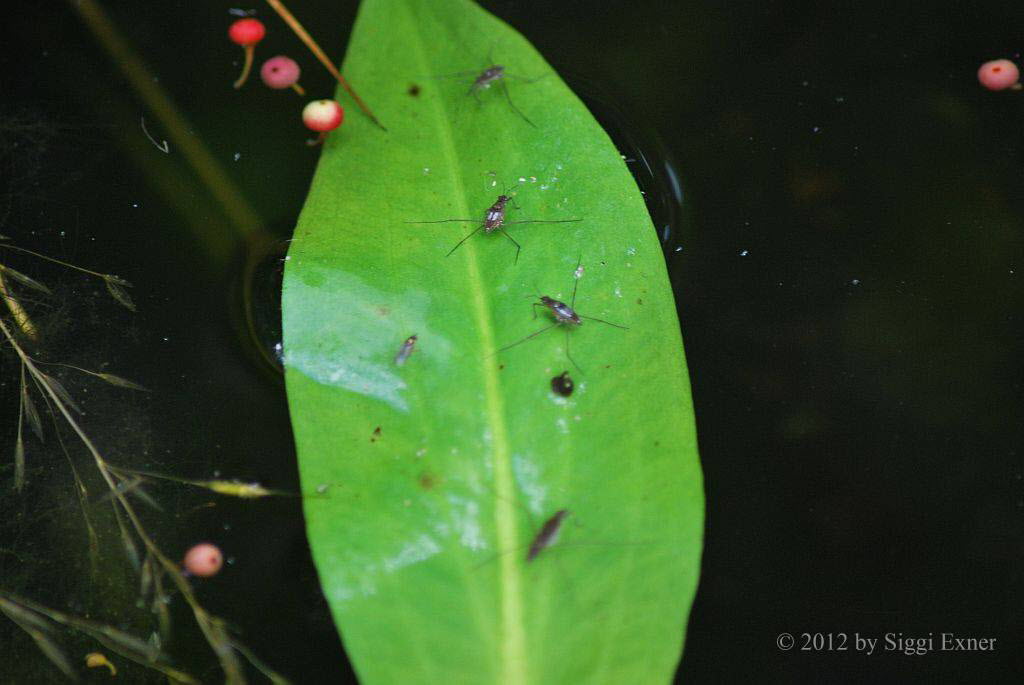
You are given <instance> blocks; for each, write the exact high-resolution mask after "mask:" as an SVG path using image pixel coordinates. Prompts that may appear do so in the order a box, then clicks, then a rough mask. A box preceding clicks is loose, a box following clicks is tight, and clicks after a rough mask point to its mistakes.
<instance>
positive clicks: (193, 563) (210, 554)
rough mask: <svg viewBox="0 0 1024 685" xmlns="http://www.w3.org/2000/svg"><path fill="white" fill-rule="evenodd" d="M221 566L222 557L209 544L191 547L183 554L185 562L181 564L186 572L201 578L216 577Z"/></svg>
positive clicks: (216, 548) (219, 552)
mask: <svg viewBox="0 0 1024 685" xmlns="http://www.w3.org/2000/svg"><path fill="white" fill-rule="evenodd" d="M223 564H224V555H223V554H221V551H220V548H219V547H217V545H212V544H210V543H209V542H201V543H199V544H198V545H195V546H194V547H192V549H190V550H189V551H188V552H186V553H185V561H184V562H183V563H182V565H183V566H184V567H185V570H186V571H187V572H189V573H191V574H192V575H194V576H199V577H201V578H209V577H210V576H213V575H216V574H217V571H219V570H220V567H221V566H222V565H223Z"/></svg>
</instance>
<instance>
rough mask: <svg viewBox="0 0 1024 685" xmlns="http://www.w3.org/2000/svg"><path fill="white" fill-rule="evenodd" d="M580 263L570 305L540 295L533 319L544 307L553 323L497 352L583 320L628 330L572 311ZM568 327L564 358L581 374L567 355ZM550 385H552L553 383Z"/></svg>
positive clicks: (535, 303)
mask: <svg viewBox="0 0 1024 685" xmlns="http://www.w3.org/2000/svg"><path fill="white" fill-rule="evenodd" d="M580 263H581V262H579V261H578V262H576V270H575V272H574V273H573V275H574V277H575V278H576V283H574V284H573V286H572V300H571V301H570V304H566V303H564V302H562V301H560V300H556V299H555V298H553V297H548V296H547V295H541V296H540V302H534V303H533V316H534V318H537V307H544V308H546V309H549V310H550V311H551V313H552V314H553V315H554V317H555V321H554V323H552V324H549V325H547V326H545V327H544V328H542V329H540V330H539V331H534V332H533V333H530V334H529V335H527V336H526V337H524V338H520V339H519V340H517V341H515V342H514V343H512V344H510V345H505V347H502V348H501V349H499V350H498V352H504V351H505V350H508V349H510V348H513V347H515V346H516V345H519V344H521V343H524V342H526V341H527V340H530V339H531V338H536V337H537V336H538V335H540V334H541V333H543V332H545V331H548V330H551V329H552V328H554V327H555V326H560V325H563V324H570V325H571V326H577V327H578V326H582V325H583V319H586V320H587V321H596V322H598V323H603V324H605V325H607V326H612V327H613V328H621V329H623V330H628V326H620V325H619V324H617V323H612V322H611V321H605V320H604V319H597V318H594V317H593V316H584V315H583V314H579V313H577V312H576V310H575V309H574V307H575V306H576V289H577V288H578V287H579V285H580V277H581V276H582V274H583V270H582V269H581V268H580ZM570 325H567V326H566V328H565V356H566V357H568V358H569V361H570V362H572V365H573V366H575V367H576V369H577V370H579V371H580V372H581V373H582V371H583V369H582V368H580V365H579V364H577V363H576V360H575V359H573V358H572V355H571V354H569V328H570V327H571V326H570ZM552 384H554V382H553V381H552Z"/></svg>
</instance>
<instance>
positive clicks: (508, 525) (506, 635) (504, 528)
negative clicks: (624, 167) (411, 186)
mask: <svg viewBox="0 0 1024 685" xmlns="http://www.w3.org/2000/svg"><path fill="white" fill-rule="evenodd" d="M421 6H422V5H421ZM406 8H407V10H409V15H410V17H411V18H412V20H413V21H414V22H415V12H413V11H411V8H409V5H408V4H407V5H406ZM414 25H415V24H414ZM417 28H418V25H417ZM412 33H413V35H414V36H415V37H416V40H415V51H416V57H417V59H418V60H419V62H420V64H421V65H422V66H423V69H424V73H426V71H427V70H428V69H429V68H430V64H429V63H428V61H427V60H426V57H425V53H424V50H423V41H422V40H421V36H422V33H421V32H420V31H419V30H414V31H413V32H412ZM429 100H430V101H431V104H432V106H431V112H432V113H433V115H434V118H435V120H436V121H435V123H436V125H437V129H438V131H439V132H440V137H441V143H442V149H443V152H444V156H445V158H446V160H447V161H448V164H449V168H450V169H451V170H452V173H450V174H449V176H450V178H451V181H452V191H453V193H454V194H455V198H456V200H457V202H458V209H459V211H460V214H459V216H473V214H472V213H470V207H469V205H468V203H467V196H466V187H465V185H464V184H463V183H462V178H461V175H460V172H461V169H462V165H461V164H460V163H459V155H458V152H457V150H456V147H455V143H454V139H453V138H452V130H451V127H450V126H448V125H447V124H448V122H450V121H452V119H451V117H450V116H449V114H450V113H448V112H447V111H446V110H445V107H444V103H443V101H442V98H429ZM462 252H463V255H464V256H465V263H466V265H467V267H466V268H467V271H468V280H469V285H470V288H469V291H470V298H469V300H470V302H471V303H472V309H473V316H474V318H475V319H476V323H477V328H478V329H479V331H480V350H481V351H482V354H481V355H480V357H479V358H478V362H477V363H478V367H477V368H479V369H480V371H481V374H482V376H483V389H484V407H485V412H486V418H487V421H488V424H489V426H490V428H491V440H490V446H491V454H492V458H493V473H494V489H495V491H496V493H497V495H498V497H496V498H495V499H494V524H495V531H496V535H497V548H498V549H505V550H511V549H518V545H519V543H518V538H519V536H518V531H517V525H516V516H515V512H514V510H513V508H512V502H514V501H515V500H514V498H515V487H514V481H513V475H512V464H511V451H510V449H509V440H508V430H507V426H506V423H505V406H504V401H503V399H502V395H501V388H500V386H501V382H500V380H499V377H498V366H497V362H496V361H495V359H496V358H495V353H496V352H497V345H496V344H495V338H494V330H493V325H492V321H493V319H492V317H491V309H490V306H489V305H488V301H487V296H486V294H485V291H484V288H483V285H484V281H483V278H482V277H481V273H482V272H481V269H480V264H479V260H478V259H477V251H476V248H475V246H474V245H473V241H467V242H466V244H465V245H463V247H462ZM516 561H517V555H514V554H502V555H501V564H500V567H499V591H500V596H501V629H502V630H501V635H500V636H499V640H498V644H499V649H500V666H499V668H500V674H499V675H500V681H501V682H505V683H525V682H527V672H528V669H527V665H526V664H527V659H526V654H527V653H526V633H525V626H524V623H523V603H522V599H523V596H522V592H521V580H522V578H521V575H520V569H519V565H518V564H517V563H516Z"/></svg>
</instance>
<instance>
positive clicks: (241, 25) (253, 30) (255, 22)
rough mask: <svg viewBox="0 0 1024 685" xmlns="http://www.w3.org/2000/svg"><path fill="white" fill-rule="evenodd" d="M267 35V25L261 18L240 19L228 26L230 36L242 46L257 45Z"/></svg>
mask: <svg viewBox="0 0 1024 685" xmlns="http://www.w3.org/2000/svg"><path fill="white" fill-rule="evenodd" d="M265 35H267V27H265V26H264V25H263V22H262V21H260V20H259V19H251V18H250V19H239V20H238V21H236V22H235V23H234V24H232V25H231V26H230V27H229V28H228V38H230V39H231V41H232V42H233V43H238V44H239V45H241V46H242V47H245V46H246V45H256V43H259V42H260V41H261V40H263V36H265Z"/></svg>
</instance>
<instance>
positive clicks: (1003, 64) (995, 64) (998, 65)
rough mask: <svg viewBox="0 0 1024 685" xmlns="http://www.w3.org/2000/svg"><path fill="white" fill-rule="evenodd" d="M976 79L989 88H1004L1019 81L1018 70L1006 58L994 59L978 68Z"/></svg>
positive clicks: (1010, 86) (1012, 85) (1011, 86)
mask: <svg viewBox="0 0 1024 685" xmlns="http://www.w3.org/2000/svg"><path fill="white" fill-rule="evenodd" d="M978 81H979V82H980V83H981V85H983V86H985V87H986V88H988V89H989V90H1006V89H1007V88H1013V87H1014V86H1016V85H1017V82H1018V81H1020V70H1018V69H1017V65H1016V64H1014V63H1013V62H1011V61H1010V60H1008V59H995V60H992V61H991V62H985V63H984V64H982V65H981V66H980V67H979V68H978Z"/></svg>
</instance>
